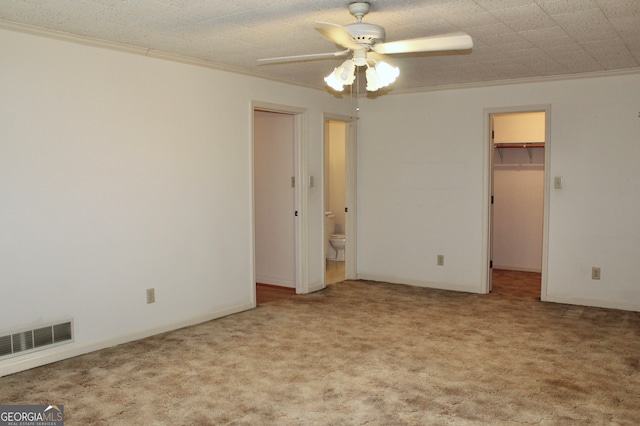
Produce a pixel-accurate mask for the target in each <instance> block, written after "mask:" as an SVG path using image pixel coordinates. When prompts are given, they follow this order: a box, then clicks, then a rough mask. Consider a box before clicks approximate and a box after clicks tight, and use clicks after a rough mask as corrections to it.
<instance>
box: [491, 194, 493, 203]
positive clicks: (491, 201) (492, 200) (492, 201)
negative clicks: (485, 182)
mask: <svg viewBox="0 0 640 426" xmlns="http://www.w3.org/2000/svg"><path fill="white" fill-rule="evenodd" d="M491 204H493V195H492V196H491Z"/></svg>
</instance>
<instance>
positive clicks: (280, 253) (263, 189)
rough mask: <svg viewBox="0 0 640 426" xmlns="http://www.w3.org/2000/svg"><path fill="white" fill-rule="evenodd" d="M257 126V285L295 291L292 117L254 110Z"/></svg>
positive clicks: (255, 185)
mask: <svg viewBox="0 0 640 426" xmlns="http://www.w3.org/2000/svg"><path fill="white" fill-rule="evenodd" d="M253 126H254V136H253V139H254V141H253V150H254V151H253V155H254V209H255V211H254V214H255V265H256V266H255V268H256V282H258V283H262V284H271V285H278V286H283V287H293V288H295V287H296V265H295V192H294V186H293V185H292V178H293V177H294V176H295V167H294V166H295V158H294V156H295V154H294V129H295V120H294V116H293V115H291V114H281V113H276V112H269V111H261V110H255V111H254V120H253Z"/></svg>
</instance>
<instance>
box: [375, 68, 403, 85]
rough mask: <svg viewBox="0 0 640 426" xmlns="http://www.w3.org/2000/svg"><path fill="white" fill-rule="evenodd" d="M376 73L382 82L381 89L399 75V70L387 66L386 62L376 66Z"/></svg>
mask: <svg viewBox="0 0 640 426" xmlns="http://www.w3.org/2000/svg"><path fill="white" fill-rule="evenodd" d="M376 72H377V73H378V76H379V77H380V80H381V82H382V87H385V86H388V85H390V84H391V83H393V82H394V81H396V78H398V76H399V75H400V68H398V67H394V66H391V65H389V64H388V63H386V62H378V63H377V64H376Z"/></svg>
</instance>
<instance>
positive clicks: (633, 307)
mask: <svg viewBox="0 0 640 426" xmlns="http://www.w3.org/2000/svg"><path fill="white" fill-rule="evenodd" d="M543 302H553V303H564V304H566V305H578V306H590V307H594V308H606V309H617V310H620V311H632V312H640V305H638V304H635V303H625V302H616V301H612V300H597V299H583V298H580V297H565V296H557V295H553V294H551V295H549V294H547V296H546V297H545V298H544V300H543Z"/></svg>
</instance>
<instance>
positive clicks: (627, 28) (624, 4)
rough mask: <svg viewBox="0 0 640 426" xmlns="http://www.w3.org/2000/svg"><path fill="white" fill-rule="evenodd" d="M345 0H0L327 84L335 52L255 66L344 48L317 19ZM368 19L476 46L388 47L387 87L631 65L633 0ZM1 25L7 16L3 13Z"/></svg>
mask: <svg viewBox="0 0 640 426" xmlns="http://www.w3.org/2000/svg"><path fill="white" fill-rule="evenodd" d="M349 3H350V1H347V0H233V1H229V0H0V19H1V20H3V21H5V22H4V26H5V27H7V26H8V27H12V28H16V26H15V25H14V24H13V23H19V24H26V25H29V26H35V27H40V28H45V29H49V30H56V31H61V32H66V33H71V34H75V35H80V36H85V37H91V38H96V39H101V40H107V41H111V42H117V43H123V44H127V45H132V46H136V47H141V48H144V49H150V50H151V51H161V52H168V53H172V54H177V55H181V56H186V57H190V58H196V59H199V60H204V61H209V62H212V63H214V64H217V65H220V66H223V67H226V66H228V67H231V68H232V69H241V70H243V71H244V72H248V73H253V74H257V75H261V76H267V77H271V78H275V79H280V80H285V81H290V82H292V83H296V84H302V85H306V86H312V87H317V88H323V87H324V82H323V77H324V75H326V74H328V73H329V72H330V71H331V70H332V69H333V67H335V66H336V65H338V64H339V63H340V62H341V60H340V59H323V60H315V61H304V62H292V63H284V64H269V65H258V64H257V62H256V60H257V59H259V58H268V57H278V56H288V55H301V54H309V53H325V52H332V51H337V50H341V49H338V48H337V47H336V46H335V45H334V44H333V43H332V42H330V41H328V40H327V39H325V38H324V37H322V36H321V35H320V33H318V32H317V31H315V29H314V21H325V22H332V23H336V24H341V25H343V24H348V23H351V22H355V18H353V17H352V16H351V15H350V14H349V11H348V9H347V6H348V4H349ZM370 3H371V5H372V7H371V12H370V13H369V14H368V15H367V16H365V18H364V21H365V22H369V23H375V24H378V25H382V26H383V27H385V29H386V33H387V37H386V41H395V40H401V39H407V38H415V37H422V36H429V35H437V34H442V33H448V32H455V31H464V32H466V33H468V34H469V35H471V37H472V38H473V40H474V48H473V49H472V51H471V52H464V53H452V52H446V53H440V54H434V53H432V54H425V53H422V54H405V55H393V56H392V57H391V58H392V62H393V63H394V64H395V65H397V66H399V67H400V69H401V75H400V78H399V79H398V81H397V82H396V83H395V84H394V85H393V87H392V92H393V91H395V92H405V91H411V90H425V89H429V88H433V87H434V86H449V85H458V84H475V83H483V82H496V81H505V80H513V79H532V78H533V79H535V78H541V77H551V76H560V75H572V74H580V73H594V72H603V71H612V70H627V69H636V70H637V71H639V72H640V0H422V1H418V0H372V1H371V2H370ZM0 23H2V22H0Z"/></svg>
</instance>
